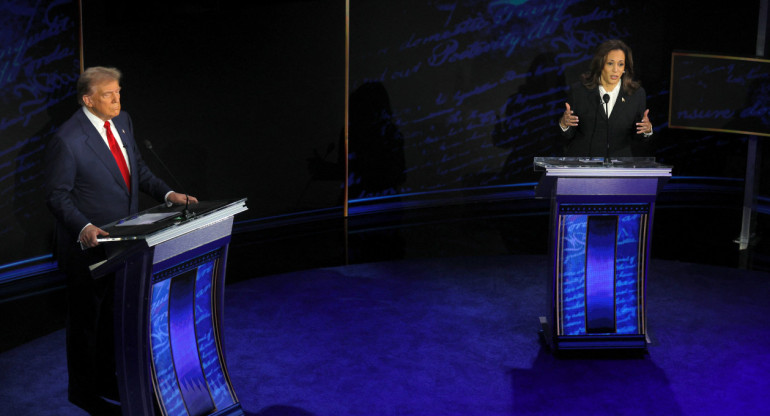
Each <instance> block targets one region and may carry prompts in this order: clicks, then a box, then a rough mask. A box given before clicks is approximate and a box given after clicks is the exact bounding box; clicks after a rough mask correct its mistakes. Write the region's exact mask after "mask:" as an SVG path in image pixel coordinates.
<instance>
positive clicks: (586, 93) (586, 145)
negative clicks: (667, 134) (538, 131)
mask: <svg viewBox="0 0 770 416" xmlns="http://www.w3.org/2000/svg"><path fill="white" fill-rule="evenodd" d="M618 88H620V86H618ZM567 102H568V103H569V105H570V108H571V109H572V111H574V113H575V115H576V116H578V117H579V122H578V126H577V127H570V128H569V129H567V131H566V132H563V134H562V137H563V139H564V141H565V145H566V150H565V156H576V157H604V156H605V155H606V151H607V150H606V149H607V129H608V127H609V148H610V151H609V154H610V156H616V157H623V156H625V157H630V156H633V155H632V153H631V143H632V141H633V140H646V138H645V137H644V135H643V134H636V123H639V122H641V121H642V117H643V116H644V110H645V109H646V106H647V97H646V93H645V91H644V88H641V87H640V88H639V89H638V90H636V92H635V93H634V94H633V95H630V96H629V95H626V94H624V93H623V90H620V94H619V95H618V100H617V102H616V103H615V107H614V108H613V109H612V113H611V114H610V117H609V120H607V113H606V112H605V110H604V101H602V98H601V97H600V96H599V89H598V88H594V89H592V90H589V89H586V87H584V86H583V84H582V83H580V82H578V83H575V84H573V85H572V86H571V88H570V91H569V97H568V100H567Z"/></svg>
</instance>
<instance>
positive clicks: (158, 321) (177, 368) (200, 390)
mask: <svg viewBox="0 0 770 416" xmlns="http://www.w3.org/2000/svg"><path fill="white" fill-rule="evenodd" d="M221 257H222V250H221V248H220V249H215V250H212V251H209V252H207V253H204V254H201V255H198V256H197V257H194V258H192V259H190V260H187V261H183V262H182V263H179V264H176V265H174V266H171V267H168V268H166V269H164V270H159V271H156V272H155V273H153V286H152V311H151V325H150V337H151V343H152V346H151V351H152V361H153V370H154V371H153V372H154V382H155V388H156V394H157V397H158V399H159V402H160V407H161V411H162V412H163V414H164V415H170V416H202V415H209V414H214V413H215V412H217V411H220V410H223V409H227V408H228V407H230V406H233V405H234V404H235V403H236V399H235V395H234V394H233V392H232V391H231V388H230V386H229V384H228V382H227V379H226V376H225V373H224V370H223V368H224V367H223V363H222V362H221V361H220V360H221V357H220V354H219V348H220V346H219V345H218V339H219V337H218V336H217V333H216V332H215V331H216V318H215V316H214V313H212V311H214V310H215V303H214V302H215V300H214V299H215V296H214V293H215V290H214V289H215V285H216V279H217V276H216V274H217V270H218V269H219V267H218V266H219V265H220V261H222V260H221Z"/></svg>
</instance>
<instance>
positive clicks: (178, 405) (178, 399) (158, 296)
mask: <svg viewBox="0 0 770 416" xmlns="http://www.w3.org/2000/svg"><path fill="white" fill-rule="evenodd" d="M170 287H171V279H166V280H162V281H160V282H158V283H155V284H154V285H153V286H152V305H151V307H150V343H151V349H152V359H153V362H152V364H153V367H154V369H155V371H154V373H155V383H156V389H157V390H156V391H157V394H158V397H159V399H160V402H161V403H160V405H161V407H162V408H164V409H165V410H166V412H165V414H167V415H169V416H177V415H179V416H186V415H187V409H186V408H185V406H184V401H183V400H182V395H181V393H180V390H179V385H178V384H177V381H176V371H175V370H174V363H173V358H172V356H171V342H170V339H169V331H168V318H169V313H168V299H169V288H170Z"/></svg>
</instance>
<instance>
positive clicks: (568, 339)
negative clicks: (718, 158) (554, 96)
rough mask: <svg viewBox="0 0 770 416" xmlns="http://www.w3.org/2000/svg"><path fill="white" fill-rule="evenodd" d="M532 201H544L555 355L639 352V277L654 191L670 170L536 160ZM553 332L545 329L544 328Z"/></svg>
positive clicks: (644, 163) (643, 164)
mask: <svg viewBox="0 0 770 416" xmlns="http://www.w3.org/2000/svg"><path fill="white" fill-rule="evenodd" d="M534 165H535V170H540V171H543V176H542V177H541V180H540V182H539V184H538V186H537V188H536V196H537V197H541V198H544V197H545V198H551V226H550V228H551V230H550V237H549V239H550V241H549V247H550V259H551V260H550V261H551V263H550V264H551V271H550V272H549V274H550V278H551V285H550V289H551V290H550V298H551V308H550V309H551V310H550V320H549V319H547V318H546V317H541V318H540V321H541V325H542V326H543V334H544V336H545V338H546V342H547V343H548V344H549V346H550V347H551V348H552V349H553V350H554V351H558V350H581V349H618V348H631V349H646V348H647V322H646V321H647V318H646V306H645V305H646V301H645V289H646V277H647V264H648V260H649V251H650V240H651V239H650V233H651V230H652V218H653V212H654V210H655V198H656V196H657V193H658V191H659V190H660V189H661V188H662V186H663V185H664V184H665V182H666V181H667V180H668V178H669V177H671V167H670V166H664V165H660V164H658V163H656V162H655V159H654V158H616V159H613V160H612V161H611V162H610V163H607V162H605V161H604V160H603V158H541V157H537V158H535V160H534ZM551 326H552V327H551Z"/></svg>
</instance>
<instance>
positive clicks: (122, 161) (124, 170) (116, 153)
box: [104, 121, 131, 190]
mask: <svg viewBox="0 0 770 416" xmlns="http://www.w3.org/2000/svg"><path fill="white" fill-rule="evenodd" d="M104 128H105V129H107V141H108V142H109V143H110V151H111V152H112V156H113V157H114V158H115V161H116V162H118V168H120V173H121V174H122V175H123V180H124V181H126V187H128V189H129V190H131V174H130V173H128V165H126V157H125V156H123V152H122V151H121V150H120V146H118V141H117V140H115V136H113V135H112V129H110V122H109V121H105V122H104Z"/></svg>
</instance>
